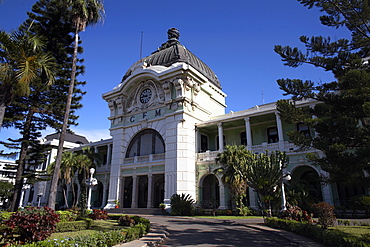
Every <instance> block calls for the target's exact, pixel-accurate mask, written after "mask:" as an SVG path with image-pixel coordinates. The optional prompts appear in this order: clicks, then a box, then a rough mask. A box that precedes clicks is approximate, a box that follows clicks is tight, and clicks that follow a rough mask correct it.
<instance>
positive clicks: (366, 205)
mask: <svg viewBox="0 0 370 247" xmlns="http://www.w3.org/2000/svg"><path fill="white" fill-rule="evenodd" d="M350 205H351V207H352V208H353V209H355V210H364V211H365V212H366V215H367V216H370V196H365V195H361V196H355V197H353V198H352V199H351V201H350Z"/></svg>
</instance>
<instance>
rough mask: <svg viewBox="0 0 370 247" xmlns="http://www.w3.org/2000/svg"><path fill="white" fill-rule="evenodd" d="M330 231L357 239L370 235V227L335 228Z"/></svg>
mask: <svg viewBox="0 0 370 247" xmlns="http://www.w3.org/2000/svg"><path fill="white" fill-rule="evenodd" d="M329 229H336V230H339V231H342V232H345V233H348V234H351V235H354V236H357V237H361V235H363V234H370V226H334V227H330V228H329Z"/></svg>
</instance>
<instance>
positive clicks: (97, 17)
mask: <svg viewBox="0 0 370 247" xmlns="http://www.w3.org/2000/svg"><path fill="white" fill-rule="evenodd" d="M65 3H66V4H67V6H68V7H69V8H70V10H71V13H72V20H73V23H74V25H75V36H74V38H75V39H74V51H73V58H72V59H73V60H72V72H71V81H70V84H69V90H68V96H67V104H66V111H65V115H64V120H63V126H62V129H61V133H60V138H59V146H58V152H57V157H56V161H55V169H54V174H53V180H52V183H51V187H50V193H49V201H48V206H49V207H50V208H52V209H55V200H56V192H57V186H58V176H59V172H60V163H61V160H62V152H63V144H64V140H65V135H66V131H67V126H68V119H69V113H70V109H71V103H72V96H73V89H74V81H75V78H76V63H77V50H78V40H79V33H80V32H81V31H84V30H85V28H86V26H88V25H92V24H96V23H98V22H99V21H101V20H102V19H103V16H104V6H103V3H102V2H101V1H100V0H67V1H65Z"/></svg>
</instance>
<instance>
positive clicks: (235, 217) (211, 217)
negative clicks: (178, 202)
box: [192, 215, 262, 220]
mask: <svg viewBox="0 0 370 247" xmlns="http://www.w3.org/2000/svg"><path fill="white" fill-rule="evenodd" d="M192 217H194V218H208V219H221V220H237V219H260V218H262V216H232V215H221V216H210V215H204V216H192Z"/></svg>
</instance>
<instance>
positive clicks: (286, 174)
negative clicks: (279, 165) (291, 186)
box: [281, 173, 292, 211]
mask: <svg viewBox="0 0 370 247" xmlns="http://www.w3.org/2000/svg"><path fill="white" fill-rule="evenodd" d="M290 179H292V177H291V176H290V173H285V174H284V176H283V179H282V180H281V211H285V210H286V198H285V186H284V182H286V181H289V180H290Z"/></svg>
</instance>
